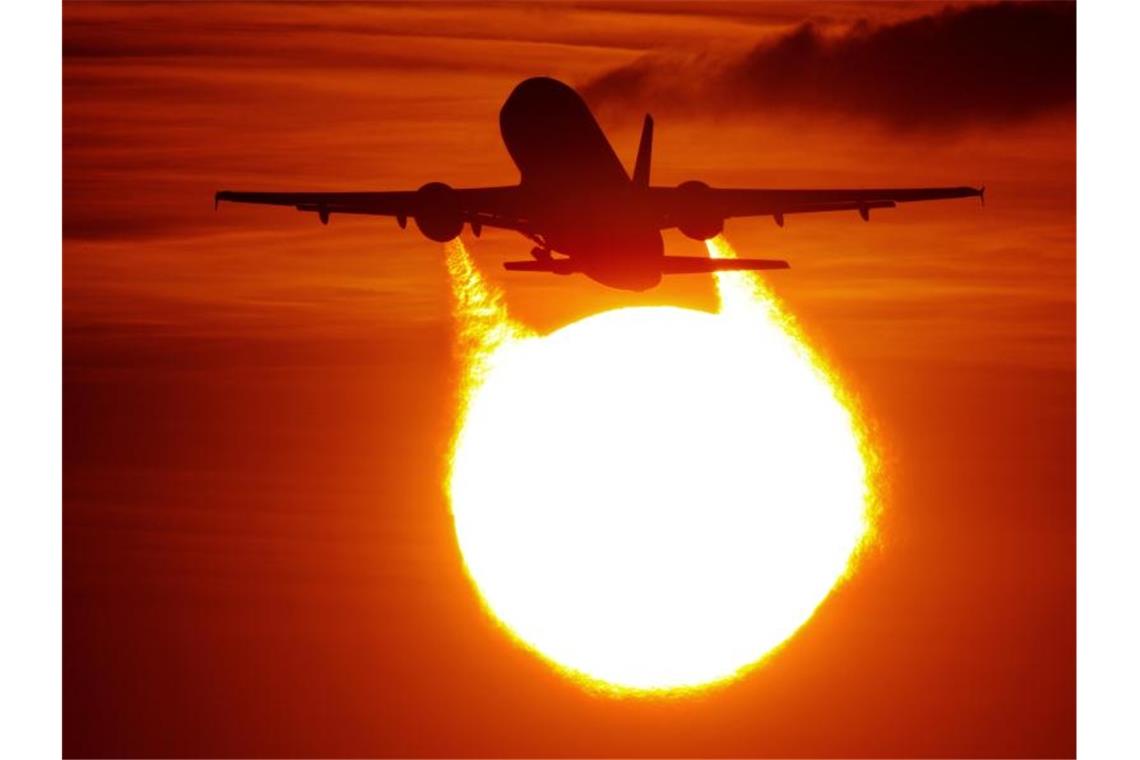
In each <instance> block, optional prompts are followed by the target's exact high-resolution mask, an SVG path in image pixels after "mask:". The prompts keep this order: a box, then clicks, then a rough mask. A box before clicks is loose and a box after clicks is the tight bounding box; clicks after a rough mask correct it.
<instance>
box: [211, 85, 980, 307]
mask: <svg viewBox="0 0 1140 760" xmlns="http://www.w3.org/2000/svg"><path fill="white" fill-rule="evenodd" d="M499 127H500V130H501V132H502V135H503V142H504V143H505V144H506V147H507V151H508V152H509V153H510V155H511V158H512V159H513V160H514V162H515V165H516V166H518V168H519V172H520V174H521V179H520V181H519V184H517V185H511V186H508V187H478V188H466V189H464V188H453V187H450V186H449V185H446V184H444V183H442V182H429V183H428V184H426V185H424V186H423V187H421V188H420V189H419V190H401V191H394V192H348V193H279V192H238V191H233V190H222V191H220V192H218V193H216V194H215V196H214V205H215V207H216V206H217V204H218V202H219V201H232V202H236V203H262V204H270V205H275V206H294V207H296V208H297V209H299V210H301V211H312V212H314V213H316V214H317V215H318V216H319V218H320V220H321V222H322V223H325V224H328V221H329V217H330V216H332V215H333V214H369V215H377V216H394V217H396V220H397V222H398V223H399V225H400V227H401V228H403V227H406V226H407V223H408V219H409V218H412V219H415V221H416V226H417V227H419V229H420V232H422V233H423V234H424V235H425V236H426V237H428V238H430V239H431V240H436V241H439V242H446V241H448V240H453V239H455V238H456V237H458V236H459V234H460V232H462V231H463V226H464V225H465V224H468V225H470V226H471V231H472V232H473V233H474V234H475V235H476V236H478V235H479V234H480V233H481V232H482V229H483V227H498V228H501V229H507V230H514V231H516V232H520V233H522V234H523V235H525V236H526V237H528V238H530V239H531V240H532V241H534V243H535V248H534V249H533V250H532V251H531V255H532V257H533V258H532V259H531V260H528V261H508V262H506V263H505V264H504V266H505V267H506V268H507V269H509V270H512V271H519V272H551V273H554V274H573V273H576V272H580V273H582V274H585V275H586V276H588V277H590V278H592V279H594V280H596V281H598V282H600V283H602V284H604V285H608V286H610V287H614V288H623V289H626V290H647V289H649V288H652V287H654V286H655V285H657V284H658V283H659V282H660V281H661V277H662V275H666V274H691V273H698V272H714V271H722V270H740V269H748V270H753V269H786V268H787V266H788V264H787V262H785V261H777V260H768V259H732V260H725V259H710V258H706V257H697V256H667V255H665V250H664V242H663V241H662V239H661V230H664V229H669V228H673V227H675V228H677V229H679V230H680V231H681V232H682V233H683V234H684V235H686V236H688V237H690V238H693V239H696V240H707V239H709V238H711V237H714V236H715V235H717V234H719V233H720V232H721V231H722V230H723V229H724V221H725V219H728V218H731V217H738V216H771V217H772V218H773V219H775V221H776V224H778V225H780V226H783V224H784V217H785V216H787V215H788V214H805V213H814V212H822V211H858V212H859V215H860V216H861V217H862V218H863V220H864V221H867V220H868V219H869V218H870V211H871V209H880V208H892V207H894V206H895V204H897V203H909V202H911V201H933V200H943V199H948V198H969V197H975V196H976V197H979V198H981V197H983V193H984V192H985V188H973V187H918V188H861V189H846V190H769V189H726V188H715V187H709V186H708V185H707V184H705V183H704V182H700V181H697V180H690V181H688V182H682V183H681V184H680V185H678V186H677V187H653V186H651V185H650V184H649V164H650V155H651V152H652V147H653V119H652V117H650V116H648V115H647V116H646V117H645V125H644V127H643V129H642V133H641V143H640V145H639V146H638V150H637V160H636V162H635V164H634V169H633V176H632V177H630V175H629V174H627V173H626V170H625V168H624V167H623V166H622V163H621V161H620V160H619V159H618V157H617V154H616V153H614V149H613V147H612V146H611V145H610V143H609V141H608V140H607V139H606V136H605V134H604V133H603V132H602V129H601V127H599V126H598V122H597V121H596V120H595V119H594V116H593V114H592V113H590V109H589V107H588V106H587V105H586V103H585V101H583V100H582V98H581V96H579V95H578V93H577V92H575V91H574V90H573V89H572V88H570V87H569V86H567V85H565V84H563V83H562V82H559V81H557V80H554V79H548V78H545V77H536V78H533V79H527V80H526V81H524V82H522V83H521V84H519V85H518V86H517V87H515V89H514V91H513V92H512V93H511V95H510V97H508V98H507V102H506V103H504V104H503V108H502V110H501V111H500V113H499ZM556 254H557V255H556Z"/></svg>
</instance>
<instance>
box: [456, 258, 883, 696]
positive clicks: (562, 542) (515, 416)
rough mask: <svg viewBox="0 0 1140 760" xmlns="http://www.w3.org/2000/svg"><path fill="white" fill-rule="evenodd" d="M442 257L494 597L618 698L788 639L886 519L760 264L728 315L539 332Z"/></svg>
mask: <svg viewBox="0 0 1140 760" xmlns="http://www.w3.org/2000/svg"><path fill="white" fill-rule="evenodd" d="M708 247H709V253H710V255H712V256H714V257H731V256H734V255H735V253H734V252H733V251H732V249H731V248H730V247H729V245H728V243H727V242H726V241H725V240H724V239H723V238H716V239H715V240H711V241H709V243H708ZM447 255H448V268H449V272H450V274H451V281H452V285H453V289H454V294H455V297H456V298H455V301H456V319H457V323H458V326H459V337H460V348H461V352H462V358H463V361H464V375H463V376H464V381H463V386H462V388H461V403H460V409H459V414H458V423H457V430H456V434H455V438H454V441H453V449H452V456H451V467H450V473H449V482H448V489H449V495H450V498H451V508H452V513H453V517H454V521H455V530H456V535H457V538H458V542H459V547H460V550H461V551H462V554H463V560H464V563H465V566H466V569H467V572H468V574H469V575H470V577H471V580H472V581H473V583H474V585H475V586H476V588H477V589H478V592H479V594H480V596H481V598H482V600H483V603H484V605H485V607H486V608H487V610H488V611H489V613H490V614H491V615H492V616H493V617H494V618H495V619H496V620H497V621H498V622H499V623H500V624H501V625H502V626H503V627H504V628H505V629H506V630H507V631H508V632H509V633H510V634H511V635H512V636H514V637H515V638H516V639H517V640H518V641H520V642H521V643H522V644H523V645H525V646H526V647H528V648H529V649H531V650H533V651H534V652H536V653H537V654H539V655H540V656H541V657H543V658H544V659H546V660H547V661H548V662H550V663H552V664H553V665H554V666H555V667H557V668H558V670H560V671H561V672H563V673H564V674H566V675H568V676H569V677H571V678H573V679H575V680H576V681H578V682H579V683H582V684H583V685H585V686H587V687H589V688H594V689H599V690H602V691H608V692H611V693H619V694H627V693H633V694H637V693H677V692H682V691H684V690H689V689H694V688H699V687H702V686H706V685H709V684H713V683H717V682H724V681H727V680H730V679H732V678H734V677H736V676H738V675H740V674H741V673H742V672H744V671H745V670H746V669H748V668H749V667H750V666H752V665H754V664H755V663H757V662H758V661H760V660H762V659H763V658H764V657H765V656H766V655H767V654H768V653H769V652H771V651H772V650H773V649H774V648H776V647H777V646H779V645H780V644H781V643H782V642H784V641H786V640H787V639H788V638H789V637H790V636H792V634H793V633H795V631H796V630H797V629H798V628H799V627H800V626H801V625H803V624H804V623H805V622H806V621H807V620H808V619H809V618H810V617H811V616H812V614H813V612H814V611H815V609H816V608H817V607H818V606H819V604H820V603H821V602H822V601H823V600H824V599H825V598H826V597H827V595H828V593H829V592H830V590H831V589H832V588H833V587H834V586H835V585H836V584H837V583H838V582H840V581H841V580H842V579H843V578H845V577H846V576H847V575H848V574H850V572H851V571H852V568H853V566H854V560H855V558H856V557H857V555H858V554H859V551H860V549H861V547H863V546H864V545H866V543H867V541H868V540H869V538H870V536H871V534H872V532H873V526H872V522H873V513H874V506H875V495H874V489H873V483H872V480H873V475H874V469H875V457H874V453H873V451H872V449H871V447H870V445H869V443H868V441H867V437H866V434H865V432H864V429H863V426H862V424H861V422H860V420H859V419H858V415H857V411H856V409H855V408H854V406H853V405H852V404H851V403H850V402H849V400H848V396H847V394H846V393H845V392H844V391H843V389H842V388H841V386H840V383H839V381H838V379H837V378H836V377H835V375H834V374H833V373H831V372H830V371H829V370H828V368H827V367H826V365H825V364H824V363H823V362H822V361H821V360H820V359H819V358H818V357H817V356H816V355H815V354H814V353H813V352H812V350H811V349H810V348H809V347H808V346H807V345H806V343H805V341H804V340H803V339H802V337H801V336H800V334H799V332H798V331H797V329H796V328H795V325H794V323H793V322H792V320H791V319H790V318H789V317H788V316H787V315H786V314H785V313H784V312H783V311H782V310H781V308H780V305H779V304H778V302H777V301H776V299H775V298H774V296H773V295H772V294H771V293H770V291H768V289H767V288H766V287H765V286H764V284H763V280H762V279H761V278H760V277H759V276H758V275H756V274H755V273H748V272H726V273H719V274H717V275H716V277H717V288H718V292H719V296H720V303H721V305H720V309H719V310H718V311H717V312H716V313H707V312H702V311H696V310H691V309H681V308H673V307H652V308H624V309H616V310H613V311H607V312H604V313H601V314H595V315H593V316H590V317H587V318H585V319H582V320H580V321H578V322H575V323H573V324H570V325H568V326H566V327H563V328H561V329H559V330H557V331H555V332H553V333H551V334H549V335H541V336H540V335H536V334H535V333H533V332H532V331H529V330H527V329H526V328H524V327H522V326H520V325H518V324H516V323H514V322H513V321H512V320H511V319H510V317H509V316H508V314H507V311H506V309H505V307H504V305H503V301H502V297H501V294H500V293H498V292H497V291H496V290H495V289H494V288H492V287H490V286H489V285H488V284H487V283H486V282H485V281H484V280H483V279H482V277H481V276H480V275H479V273H478V271H477V269H476V268H475V267H474V265H473V264H472V262H471V259H470V257H469V256H468V253H467V251H466V249H465V248H464V246H463V245H462V243H460V242H459V241H456V242H454V243H451V244H449V245H448V247H447Z"/></svg>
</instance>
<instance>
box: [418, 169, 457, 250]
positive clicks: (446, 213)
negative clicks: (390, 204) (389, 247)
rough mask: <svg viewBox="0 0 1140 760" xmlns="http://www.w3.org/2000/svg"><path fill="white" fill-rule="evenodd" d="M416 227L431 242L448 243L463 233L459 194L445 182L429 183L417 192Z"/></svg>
mask: <svg viewBox="0 0 1140 760" xmlns="http://www.w3.org/2000/svg"><path fill="white" fill-rule="evenodd" d="M414 218H415V220H416V226H417V227H419V228H420V232H422V233H423V234H424V237H426V238H428V239H429V240H434V241H436V242H437V243H446V242H447V241H449V240H454V239H455V238H457V237H459V233H461V232H463V209H461V208H460V206H459V194H458V193H456V192H455V190H453V189H452V187H451V186H450V185H446V184H444V183H443V182H429V183H427V184H426V185H424V186H423V187H421V188H420V189H419V190H417V191H416V213H415V215H414Z"/></svg>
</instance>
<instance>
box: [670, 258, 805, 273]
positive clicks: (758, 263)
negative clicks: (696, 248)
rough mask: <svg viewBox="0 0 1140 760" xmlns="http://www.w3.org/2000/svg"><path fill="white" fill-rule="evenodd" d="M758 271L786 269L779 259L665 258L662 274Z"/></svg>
mask: <svg viewBox="0 0 1140 760" xmlns="http://www.w3.org/2000/svg"><path fill="white" fill-rule="evenodd" d="M758 269H788V262H786V261H781V260H779V259H710V258H706V257H704V256H665V257H663V259H662V262H661V272H662V273H663V274H702V273H705V272H741V271H754V270H758Z"/></svg>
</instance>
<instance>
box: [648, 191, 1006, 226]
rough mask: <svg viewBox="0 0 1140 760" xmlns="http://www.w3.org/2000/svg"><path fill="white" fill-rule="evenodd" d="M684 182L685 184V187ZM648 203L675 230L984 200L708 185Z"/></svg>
mask: <svg viewBox="0 0 1140 760" xmlns="http://www.w3.org/2000/svg"><path fill="white" fill-rule="evenodd" d="M686 184H688V183H686ZM649 191H650V197H651V199H652V200H651V205H652V206H653V208H654V209H655V211H657V212H658V213H659V214H660V219H661V226H662V227H663V228H664V227H675V226H678V225H679V224H680V223H682V222H683V220H685V219H692V218H699V219H728V218H731V217H736V216H771V217H773V218H774V219H775V220H776V223H777V224H780V225H783V223H784V215H785V214H806V213H816V212H822V211H858V212H859V215H860V216H861V217H862V218H863V219H864V221H866V220H867V219H868V218H869V215H870V210H871V209H876V208H893V207H894V206H895V205H896V204H898V203H912V202H915V201H939V200H948V199H951V198H982V199H983V200H984V198H985V192H986V189H985V188H984V187H981V188H975V187H897V188H853V189H842V190H759V189H757V190H751V189H739V190H737V189H728V188H715V187H708V186H705V185H703V184H698V183H692V185H690V186H688V187H686V186H685V185H682V186H680V187H653V188H650V189H649Z"/></svg>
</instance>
